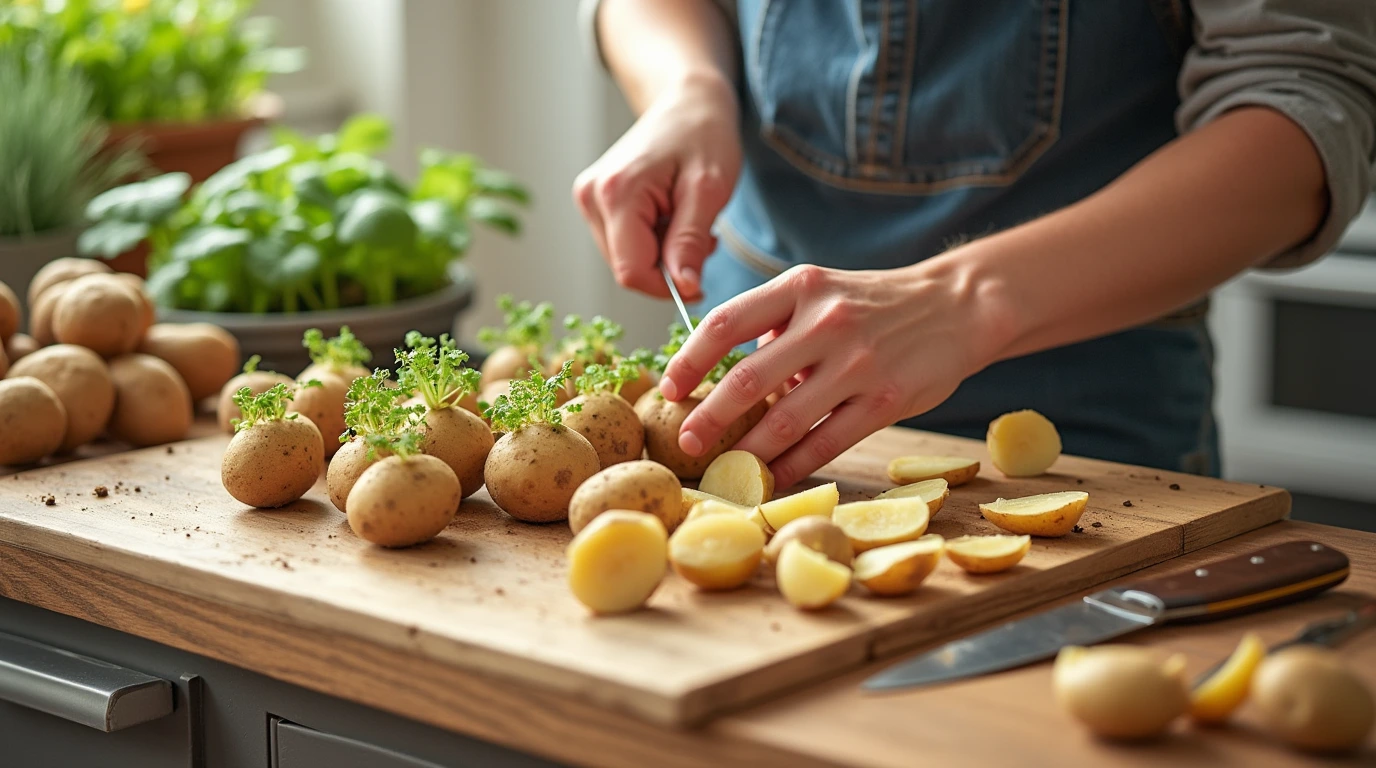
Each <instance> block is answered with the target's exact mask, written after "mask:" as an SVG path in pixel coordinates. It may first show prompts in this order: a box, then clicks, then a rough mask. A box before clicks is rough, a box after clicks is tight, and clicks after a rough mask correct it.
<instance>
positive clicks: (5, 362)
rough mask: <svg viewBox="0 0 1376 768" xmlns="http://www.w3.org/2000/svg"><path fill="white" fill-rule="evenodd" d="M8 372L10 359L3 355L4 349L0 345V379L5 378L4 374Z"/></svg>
mask: <svg viewBox="0 0 1376 768" xmlns="http://www.w3.org/2000/svg"><path fill="white" fill-rule="evenodd" d="M9 370H10V357H9V355H7V354H5V347H4V345H3V344H0V379H3V378H5V374H7V373H9Z"/></svg>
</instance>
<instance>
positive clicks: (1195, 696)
mask: <svg viewBox="0 0 1376 768" xmlns="http://www.w3.org/2000/svg"><path fill="white" fill-rule="evenodd" d="M1265 658H1266V644H1265V643H1263V642H1262V641H1261V636H1260V635H1258V634H1256V633H1255V632H1248V633H1247V634H1245V635H1243V636H1242V642H1240V643H1238V644H1237V649H1236V650H1234V651H1233V655H1231V656H1229V657H1228V661H1227V662H1225V663H1224V664H1223V666H1222V667H1220V668H1219V670H1218V671H1217V672H1215V673H1213V674H1212V675H1210V676H1209V678H1208V679H1207V680H1205V681H1204V682H1203V683H1200V684H1199V686H1198V687H1196V688H1195V689H1194V691H1192V692H1191V693H1190V717H1191V718H1193V719H1194V720H1195V721H1196V722H1200V723H1207V724H1209V725H1217V724H1220V723H1222V722H1224V721H1226V720H1227V719H1228V716H1229V715H1231V714H1233V710H1235V709H1237V708H1238V707H1239V706H1240V705H1241V704H1242V702H1243V701H1244V700H1245V699H1246V698H1247V693H1248V692H1249V691H1250V690H1251V689H1252V675H1253V674H1254V673H1255V672H1256V671H1257V667H1258V666H1260V665H1261V661H1262V659H1265Z"/></svg>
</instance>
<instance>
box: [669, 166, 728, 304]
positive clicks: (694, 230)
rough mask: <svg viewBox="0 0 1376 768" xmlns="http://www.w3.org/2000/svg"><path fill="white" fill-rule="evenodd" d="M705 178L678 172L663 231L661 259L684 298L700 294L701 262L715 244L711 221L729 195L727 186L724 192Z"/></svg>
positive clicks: (714, 248)
mask: <svg viewBox="0 0 1376 768" xmlns="http://www.w3.org/2000/svg"><path fill="white" fill-rule="evenodd" d="M704 178H705V177H704V176H703V175H701V174H694V173H682V174H680V175H679V178H678V181H677V183H676V184H675V185H674V210H673V217H672V218H671V219H670V220H669V227H668V229H667V230H665V233H664V245H663V254H664V263H665V264H668V265H669V274H671V275H673V276H674V284H675V285H677V286H678V289H679V292H680V293H682V294H683V298H684V299H685V300H687V299H693V300H696V299H700V298H702V264H703V262H705V261H707V257H708V256H710V255H711V253H712V251H714V250H716V247H717V239H716V238H715V237H713V236H712V222H714V221H716V218H717V214H718V213H719V212H721V209H722V207H724V206H725V205H726V200H727V198H729V197H730V192H729V190H727V192H726V193H725V194H723V193H722V192H721V190H720V189H719V188H718V186H719V185H716V184H713V183H710V182H705V181H704Z"/></svg>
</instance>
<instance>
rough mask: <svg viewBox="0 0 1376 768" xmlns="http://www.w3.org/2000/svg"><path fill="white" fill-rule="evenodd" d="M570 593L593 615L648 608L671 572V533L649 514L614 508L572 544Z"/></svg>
mask: <svg viewBox="0 0 1376 768" xmlns="http://www.w3.org/2000/svg"><path fill="white" fill-rule="evenodd" d="M568 558H569V589H570V590H572V591H573V596H574V597H576V598H578V602H580V603H582V604H583V605H586V606H587V607H589V608H591V609H592V610H593V611H594V612H595V613H625V612H627V611H633V610H635V609H636V608H639V607H640V606H642V605H644V604H645V601H646V600H649V599H650V595H652V594H654V591H655V589H656V588H657V587H658V586H659V582H660V581H661V580H663V578H664V572H665V571H666V570H668V564H669V545H668V533H667V532H666V531H665V530H664V523H662V522H660V519H659V518H658V517H655V516H654V515H651V514H649V513H648V512H630V511H627V510H620V509H614V510H609V511H607V512H603V513H602V514H600V515H598V516H597V517H595V518H593V520H592V522H590V523H588V524H587V526H586V527H585V528H583V530H581V531H579V532H578V535H577V536H574V537H573V541H571V542H569V548H568Z"/></svg>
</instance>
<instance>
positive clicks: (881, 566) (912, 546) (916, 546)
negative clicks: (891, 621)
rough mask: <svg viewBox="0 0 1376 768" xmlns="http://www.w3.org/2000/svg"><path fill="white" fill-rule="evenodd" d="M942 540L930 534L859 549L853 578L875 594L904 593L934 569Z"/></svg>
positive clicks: (938, 557)
mask: <svg viewBox="0 0 1376 768" xmlns="http://www.w3.org/2000/svg"><path fill="white" fill-rule="evenodd" d="M944 543H945V542H944V541H943V539H942V538H941V537H940V536H937V535H936V534H934V533H933V534H928V535H926V536H923V537H922V538H920V539H917V540H915V541H905V542H902V543H900V544H890V545H888V546H887V547H878V548H876V549H871V550H869V551H866V552H861V553H860V556H859V557H857V558H855V580H856V581H858V582H860V583H861V584H864V585H865V588H866V589H868V590H869V591H871V592H873V593H875V594H876V595H885V596H893V595H906V594H908V593H910V592H912V591H913V590H915V589H917V587H918V585H920V584H921V583H922V580H923V579H925V578H927V576H928V575H930V574H931V572H932V571H933V570H935V569H936V564H937V563H938V562H939V561H940V560H941V550H942V547H943V545H944Z"/></svg>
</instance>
